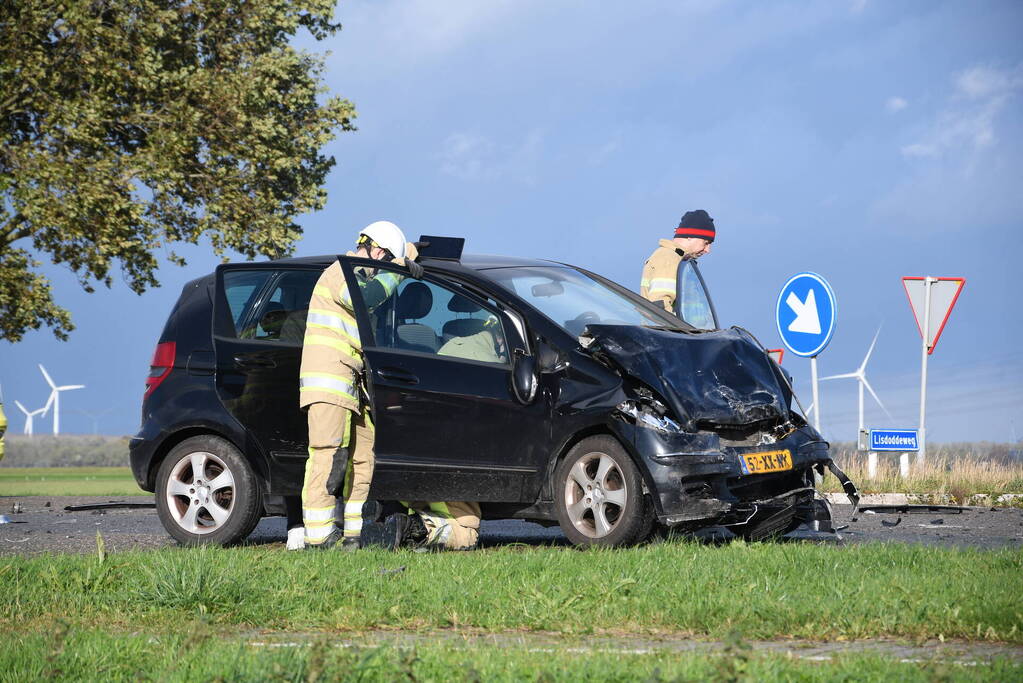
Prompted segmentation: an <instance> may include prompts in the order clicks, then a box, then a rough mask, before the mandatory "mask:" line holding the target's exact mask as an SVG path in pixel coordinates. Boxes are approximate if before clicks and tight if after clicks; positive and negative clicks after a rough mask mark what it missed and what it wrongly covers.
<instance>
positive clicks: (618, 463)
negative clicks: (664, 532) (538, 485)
mask: <svg viewBox="0 0 1023 683" xmlns="http://www.w3.org/2000/svg"><path fill="white" fill-rule="evenodd" d="M554 499H555V507H556V509H557V514H558V522H559V523H560V524H561V530H562V531H563V532H564V534H565V536H567V537H568V540H569V541H571V542H572V543H574V544H575V545H588V546H605V547H619V546H627V545H632V544H633V543H638V542H639V541H640V540H642V539H643V538H646V536H647V534H648V533H649V531H650V527H651V525H652V524H653V514H652V512H653V511H652V510H651V509H649V507H650V504H649V503H648V502H647V500H646V496H645V495H644V494H643V479H642V477H641V476H640V474H639V469H638V468H637V467H636V463H634V462H633V461H632V458H631V457H629V454H628V453H626V451H625V449H624V448H622V446H621V444H620V443H618V441H617V440H616V439H614V438H613V437H610V436H591V437H587V438H585V439H583V440H582V441H580V442H579V443H577V444H576V445H575V446H573V447H572V450H570V451H569V452H568V455H566V456H565V458H564V460H562V461H561V463H560V464H559V465H558V467H557V468H556V469H555V471H554Z"/></svg>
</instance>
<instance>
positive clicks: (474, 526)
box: [363, 501, 480, 550]
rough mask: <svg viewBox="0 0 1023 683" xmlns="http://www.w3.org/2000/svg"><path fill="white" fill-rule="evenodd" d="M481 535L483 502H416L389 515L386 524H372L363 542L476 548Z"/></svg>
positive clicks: (457, 548) (422, 546)
mask: <svg viewBox="0 0 1023 683" xmlns="http://www.w3.org/2000/svg"><path fill="white" fill-rule="evenodd" d="M403 505H404V504H403ZM479 535H480V504H479V503H470V502H465V501H460V502H456V503H420V502H416V503H408V504H407V510H406V511H403V512H396V513H394V514H391V515H388V517H387V519H385V520H384V522H383V523H382V524H379V523H378V524H372V525H370V526H369V527H368V528H367V529H366V533H365V535H364V536H363V541H364V542H365V543H366V544H367V545H374V546H379V547H382V548H387V549H390V550H395V549H397V548H401V547H405V548H422V549H424V550H472V549H473V548H475V547H476V542H477V541H478V540H479Z"/></svg>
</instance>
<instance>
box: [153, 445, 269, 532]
mask: <svg viewBox="0 0 1023 683" xmlns="http://www.w3.org/2000/svg"><path fill="white" fill-rule="evenodd" d="M156 479H157V481H156V512H157V514H158V515H159V516H160V521H161V522H162V523H163V526H164V528H165V529H166V530H167V533H169V534H170V535H171V536H173V537H174V538H175V539H177V540H178V542H180V543H183V544H185V545H199V544H205V543H212V544H218V545H228V544H230V543H235V542H237V541H240V540H242V539H244V538H245V537H246V536H248V535H249V534H250V533H252V530H253V529H254V528H255V527H256V524H258V523H259V520H260V517H261V516H262V514H263V499H262V496H261V494H260V491H259V485H258V483H257V480H256V475H255V474H254V473H253V472H252V468H251V467H250V466H249V463H248V461H247V460H246V459H245V458H244V456H242V454H241V453H240V452H239V451H238V449H237V448H235V447H234V445H232V444H231V443H230V442H228V441H226V440H224V439H222V438H220V437H217V436H212V435H205V436H193V437H191V438H189V439H185V440H184V441H182V442H181V443H179V444H178V445H177V446H175V447H174V448H172V449H171V451H170V453H168V454H167V457H166V458H165V459H164V460H163V462H162V463H161V465H160V470H159V472H158V473H157V475H156Z"/></svg>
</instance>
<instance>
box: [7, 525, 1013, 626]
mask: <svg viewBox="0 0 1023 683" xmlns="http://www.w3.org/2000/svg"><path fill="white" fill-rule="evenodd" d="M55 615H66V616H64V617H62V618H63V619H64V620H65V621H66V622H67V623H68V624H69V625H70V626H72V627H74V628H104V629H111V630H114V631H117V630H135V629H144V630H147V631H156V632H169V633H179V632H180V631H181V629H182V628H183V627H184V626H187V625H188V624H190V623H192V622H193V621H194V620H195V619H200V618H201V619H206V620H209V621H210V622H211V623H215V624H217V625H219V626H220V627H222V628H223V629H225V631H226V632H230V631H242V630H245V629H251V628H254V627H257V628H267V629H272V630H277V631H301V632H308V631H322V632H357V631H366V630H373V629H405V630H408V629H412V630H417V629H419V630H430V629H446V628H452V627H455V628H463V627H465V628H474V629H480V630H484V631H512V630H528V631H545V632H555V633H565V634H576V635H580V634H581V635H586V634H590V633H612V634H613V633H617V632H622V633H634V634H658V633H673V634H681V635H687V636H696V637H710V638H723V637H725V636H726V635H727V634H728V633H730V632H732V631H733V630H736V629H737V630H738V631H739V632H741V633H742V634H743V635H744V636H745V637H747V638H753V639H768V638H779V637H781V638H788V637H792V638H805V639H820V638H826V639H836V638H846V639H858V638H870V637H899V638H910V639H920V638H940V637H944V638H968V639H980V640H995V641H1010V642H1023V552H1020V551H1018V550H999V551H979V550H953V549H944V548H931V547H917V546H903V545H895V544H891V545H888V544H871V545H860V546H849V547H843V548H836V547H833V546H813V545H803V544H779V543H763V544H746V543H741V542H739V543H733V544H730V545H727V546H721V547H709V546H702V545H697V544H695V543H683V542H669V543H662V544H659V545H653V546H647V547H642V548H633V549H627V550H614V551H607V550H603V551H579V550H573V549H568V548H549V547H546V548H516V547H504V548H499V549H495V550H485V551H478V552H472V553H445V554H426V555H423V554H415V553H409V552H400V553H387V552H382V551H363V552H359V553H352V554H346V553H315V552H305V553H287V552H285V551H283V550H281V549H280V547H279V546H274V547H248V548H235V549H226V550H225V549H219V548H217V549H214V548H200V549H192V550H187V549H168V550H163V551H157V552H128V553H123V554H117V555H111V556H107V557H105V559H104V560H103V561H101V560H100V559H99V558H98V557H97V556H84V557H83V556H70V555H49V556H45V555H44V556H36V557H14V556H8V557H3V558H2V559H0V635H2V633H3V632H4V631H6V632H8V633H10V632H13V631H18V630H20V629H29V630H34V629H40V630H47V629H49V628H52V626H53V624H54V622H55V620H56V619H57V616H55Z"/></svg>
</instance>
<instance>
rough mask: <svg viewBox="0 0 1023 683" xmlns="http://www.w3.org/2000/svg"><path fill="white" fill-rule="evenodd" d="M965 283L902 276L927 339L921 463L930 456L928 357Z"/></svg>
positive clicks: (922, 367) (922, 382)
mask: <svg viewBox="0 0 1023 683" xmlns="http://www.w3.org/2000/svg"><path fill="white" fill-rule="evenodd" d="M965 284H966V278H961V277H931V276H930V275H928V276H926V277H904V278H902V286H903V287H904V288H905V290H906V297H907V298H908V299H909V306H910V308H912V309H913V316H914V317H915V318H916V326H917V329H918V330H920V338H921V339H922V340H923V342H922V344H921V347H920V450H919V451H918V452H917V456H916V461H917V464H921V463H923V462H924V461H925V459H926V457H927V455H926V450H927V427H926V419H927V357H928V356H929V355H931V354H932V353H934V348H935V347H936V346H937V345H938V339H939V338H940V337H941V333H942V332H943V331H944V329H945V323H947V322H948V317H949V315H951V313H952V307H953V306H955V305H956V301H957V300H958V299H959V293H960V292H962V290H963V285H965ZM907 457H908V456H907Z"/></svg>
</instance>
